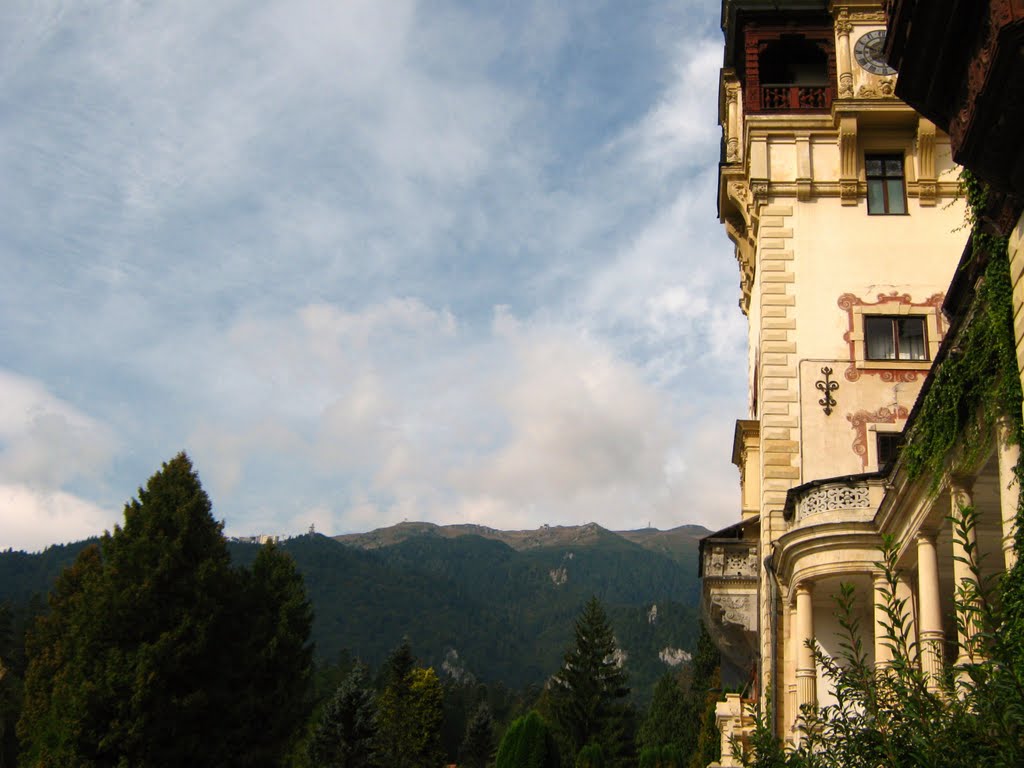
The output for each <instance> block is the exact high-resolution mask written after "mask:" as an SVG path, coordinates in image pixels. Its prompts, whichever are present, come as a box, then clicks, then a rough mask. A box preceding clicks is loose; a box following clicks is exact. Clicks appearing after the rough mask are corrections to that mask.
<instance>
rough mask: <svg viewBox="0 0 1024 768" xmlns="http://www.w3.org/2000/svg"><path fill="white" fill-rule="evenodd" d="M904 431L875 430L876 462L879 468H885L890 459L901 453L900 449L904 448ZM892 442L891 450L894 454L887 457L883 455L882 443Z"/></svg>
mask: <svg viewBox="0 0 1024 768" xmlns="http://www.w3.org/2000/svg"><path fill="white" fill-rule="evenodd" d="M902 440H903V433H902V432H889V431H887V430H885V431H883V430H881V429H876V430H875V459H876V461H875V464H876V465H877V466H878V468H879V469H882V468H884V467H885V466H886V465H887V464H888V463H889V462H890V461H893V460H894V459H896V458H897V457H899V455H900V449H902V448H903V443H902ZM889 441H891V442H892V446H891V450H892V455H891V456H890V457H889V458H888V459H886V458H885V457H884V456H883V455H882V444H883V443H884V442H889Z"/></svg>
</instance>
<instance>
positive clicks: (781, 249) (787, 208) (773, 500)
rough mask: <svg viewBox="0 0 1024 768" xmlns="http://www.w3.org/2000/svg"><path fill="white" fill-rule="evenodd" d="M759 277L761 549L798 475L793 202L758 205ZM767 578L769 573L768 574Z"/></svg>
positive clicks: (764, 596) (764, 614)
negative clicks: (788, 203) (790, 203)
mask: <svg viewBox="0 0 1024 768" xmlns="http://www.w3.org/2000/svg"><path fill="white" fill-rule="evenodd" d="M759 214H760V222H761V224H760V227H759V229H758V250H757V258H758V270H757V280H758V287H757V290H758V291H759V295H760V303H761V313H760V328H759V329H758V339H759V349H758V354H759V359H758V370H759V371H760V377H759V381H758V403H759V404H760V414H759V416H760V424H761V430H760V435H761V442H760V448H761V466H760V471H761V498H760V511H761V551H762V552H770V551H771V542H772V541H774V540H775V539H777V538H778V536H779V534H780V533H781V531H780V530H777V528H778V526H779V523H780V522H781V510H782V508H783V507H784V506H785V503H786V491H788V490H789V489H790V488H792V487H793V486H794V485H796V484H797V483H798V482H799V480H800V454H799V444H800V443H799V441H800V437H799V431H800V430H799V427H800V415H799V414H800V409H799V395H798V383H799V379H798V376H797V365H796V317H795V307H796V295H795V290H794V285H795V281H796V274H795V272H794V270H793V262H794V258H793V206H791V205H780V204H764V205H762V206H761V207H760V211H759ZM766 578H767V577H766ZM770 592H771V590H769V589H767V588H766V587H765V586H762V589H761V610H760V618H761V627H762V632H761V638H762V639H761V659H762V673H763V679H762V686H763V688H762V690H768V689H769V688H771V689H775V688H776V687H777V685H778V679H777V670H776V669H775V665H776V661H777V660H776V659H774V658H773V657H772V649H771V637H770V634H771V633H770V632H767V631H764V628H766V627H770V626H771V622H772V619H773V616H772V614H771V612H772V610H774V606H772V605H771V604H770V597H769V595H770Z"/></svg>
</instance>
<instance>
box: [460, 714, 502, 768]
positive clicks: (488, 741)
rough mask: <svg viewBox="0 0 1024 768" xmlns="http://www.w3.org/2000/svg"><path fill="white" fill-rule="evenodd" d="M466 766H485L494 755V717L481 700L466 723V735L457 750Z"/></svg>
mask: <svg viewBox="0 0 1024 768" xmlns="http://www.w3.org/2000/svg"><path fill="white" fill-rule="evenodd" d="M459 752H460V754H461V757H462V762H463V763H464V764H465V765H466V766H467V768H487V765H489V764H490V762H491V758H492V757H493V756H494V718H493V717H492V716H491V708H490V707H488V706H487V702H482V703H481V704H480V706H479V707H477V709H476V711H475V712H474V713H473V717H472V718H471V719H470V721H469V723H468V724H467V725H466V737H465V738H464V739H463V740H462V747H461V748H460V750H459Z"/></svg>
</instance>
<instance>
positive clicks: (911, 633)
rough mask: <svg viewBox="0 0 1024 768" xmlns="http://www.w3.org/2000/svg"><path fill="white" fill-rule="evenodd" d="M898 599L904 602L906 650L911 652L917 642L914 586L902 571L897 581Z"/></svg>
mask: <svg viewBox="0 0 1024 768" xmlns="http://www.w3.org/2000/svg"><path fill="white" fill-rule="evenodd" d="M896 599H897V600H900V601H902V603H903V616H904V622H903V626H904V628H905V629H906V631H907V648H906V651H907V653H911V651H912V649H913V648H912V647H913V646H914V645H915V644H916V643H917V620H916V619H915V618H914V616H915V615H916V608H915V606H914V586H913V584H911V582H910V579H909V578H908V577H907V576H906V575H904V574H902V573H901V574H900V576H899V579H898V580H897V581H896Z"/></svg>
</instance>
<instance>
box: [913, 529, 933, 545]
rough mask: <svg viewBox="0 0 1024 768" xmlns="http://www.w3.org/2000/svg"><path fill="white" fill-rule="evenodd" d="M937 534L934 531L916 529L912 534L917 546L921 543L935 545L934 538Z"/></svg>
mask: <svg viewBox="0 0 1024 768" xmlns="http://www.w3.org/2000/svg"><path fill="white" fill-rule="evenodd" d="M937 536H938V534H937V533H936V532H934V531H918V532H917V533H916V534H915V535H914V541H916V542H917V546H919V547H920V546H921V545H922V544H929V545H931V546H932V547H934V546H935V539H936V537H937Z"/></svg>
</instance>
